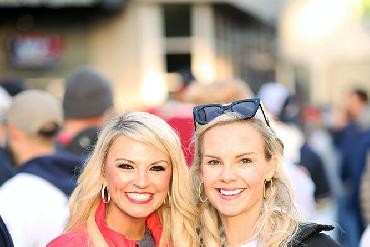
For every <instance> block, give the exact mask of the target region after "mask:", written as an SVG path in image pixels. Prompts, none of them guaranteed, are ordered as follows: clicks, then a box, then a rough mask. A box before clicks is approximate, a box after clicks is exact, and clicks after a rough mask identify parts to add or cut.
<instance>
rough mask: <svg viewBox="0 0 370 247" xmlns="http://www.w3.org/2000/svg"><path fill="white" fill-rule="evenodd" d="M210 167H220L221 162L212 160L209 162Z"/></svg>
mask: <svg viewBox="0 0 370 247" xmlns="http://www.w3.org/2000/svg"><path fill="white" fill-rule="evenodd" d="M207 164H208V165H213V166H214V165H219V164H220V161H218V160H210V161H208V162H207Z"/></svg>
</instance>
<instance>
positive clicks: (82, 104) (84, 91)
mask: <svg viewBox="0 0 370 247" xmlns="http://www.w3.org/2000/svg"><path fill="white" fill-rule="evenodd" d="M112 109H113V93H112V83H111V81H110V80H109V79H108V78H107V77H106V76H105V75H104V74H103V73H102V72H100V71H99V70H98V69H96V68H93V67H91V66H83V67H80V68H78V69H77V70H75V71H73V72H72V73H71V74H70V75H69V76H68V77H67V79H66V82H65V93H64V96H63V113H64V126H63V129H62V131H61V132H60V134H59V135H58V138H57V147H58V149H60V150H64V151H68V152H71V153H73V154H77V155H84V156H87V154H88V153H89V152H90V151H92V149H93V147H94V145H95V143H96V140H97V133H98V131H99V128H100V127H101V125H102V124H103V121H104V119H105V118H106V117H107V115H109V114H110V113H111V111H112Z"/></svg>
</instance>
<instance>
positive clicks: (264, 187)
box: [263, 178, 272, 199]
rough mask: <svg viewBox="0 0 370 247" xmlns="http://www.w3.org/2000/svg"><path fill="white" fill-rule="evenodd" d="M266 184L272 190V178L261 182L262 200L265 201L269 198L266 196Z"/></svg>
mask: <svg viewBox="0 0 370 247" xmlns="http://www.w3.org/2000/svg"><path fill="white" fill-rule="evenodd" d="M267 183H270V188H271V189H272V178H270V180H266V179H265V181H263V199H267V198H268V197H270V196H268V197H267V196H266V184H267ZM270 195H271V194H270Z"/></svg>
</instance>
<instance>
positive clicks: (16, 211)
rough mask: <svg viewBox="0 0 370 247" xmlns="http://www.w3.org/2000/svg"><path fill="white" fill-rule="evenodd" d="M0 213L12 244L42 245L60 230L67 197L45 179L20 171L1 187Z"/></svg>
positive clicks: (63, 221) (65, 212)
mask: <svg viewBox="0 0 370 247" xmlns="http://www.w3.org/2000/svg"><path fill="white" fill-rule="evenodd" d="M0 215H1V217H2V218H3V220H4V222H5V224H6V225H7V228H8V230H9V232H10V235H11V236H12V239H13V242H14V246H17V247H36V246H37V247H39V246H45V245H46V244H47V243H48V242H50V241H51V240H52V239H54V238H55V237H57V236H58V235H59V234H61V233H62V232H63V229H64V227H65V224H66V223H67V219H68V215H69V213H68V198H67V196H66V195H65V194H64V193H63V192H62V191H61V190H59V189H58V188H56V187H55V186H54V185H52V184H50V183H49V182H47V181H46V180H44V179H42V178H40V177H37V176H35V175H32V174H27V173H20V174H17V175H16V176H15V177H13V178H11V179H9V180H8V181H7V182H5V183H4V184H3V185H2V186H1V187H0Z"/></svg>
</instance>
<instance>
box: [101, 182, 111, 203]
mask: <svg viewBox="0 0 370 247" xmlns="http://www.w3.org/2000/svg"><path fill="white" fill-rule="evenodd" d="M101 199H102V201H103V202H104V203H105V204H108V203H109V202H110V195H109V191H108V187H107V186H106V185H103V186H102V188H101Z"/></svg>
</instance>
